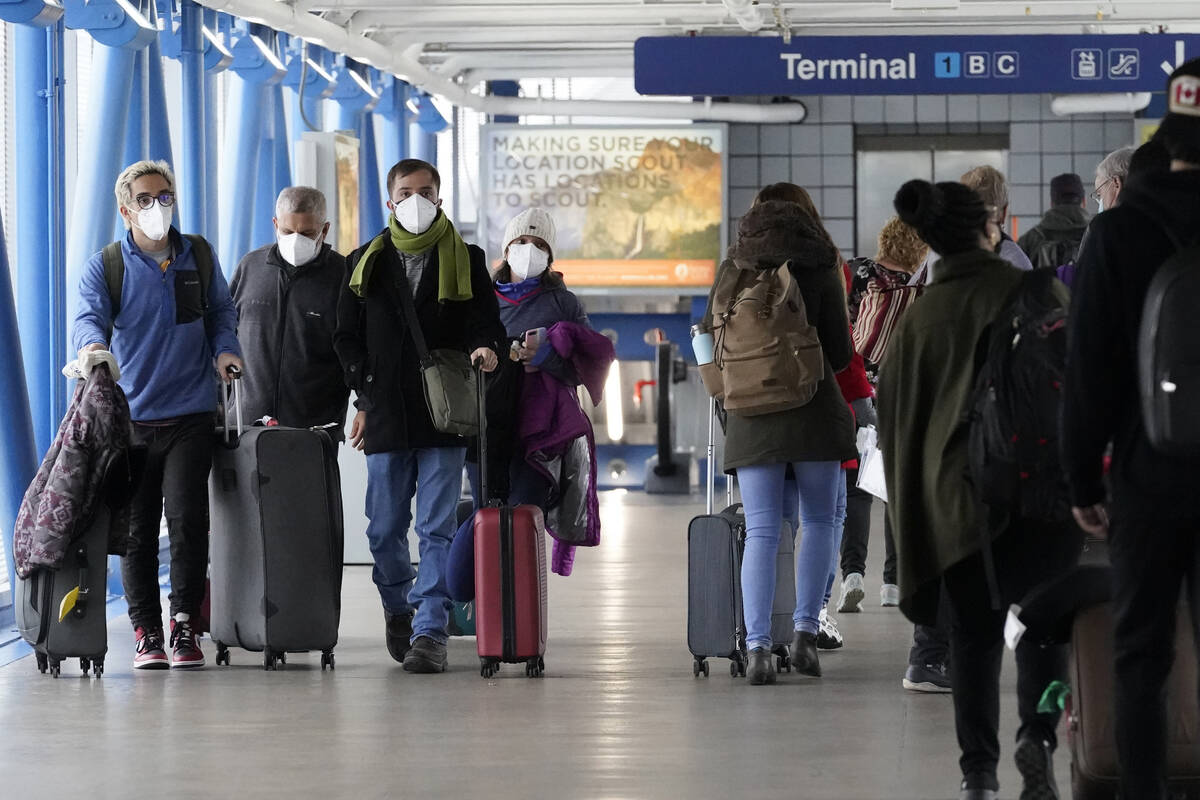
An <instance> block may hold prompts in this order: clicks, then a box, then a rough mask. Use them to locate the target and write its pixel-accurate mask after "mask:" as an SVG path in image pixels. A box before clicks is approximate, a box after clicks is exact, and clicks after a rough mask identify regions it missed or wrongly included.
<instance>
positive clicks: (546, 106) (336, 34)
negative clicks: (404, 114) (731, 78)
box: [199, 0, 806, 123]
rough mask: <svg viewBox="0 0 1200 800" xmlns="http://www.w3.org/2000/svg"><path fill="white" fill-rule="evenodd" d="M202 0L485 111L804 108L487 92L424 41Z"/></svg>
mask: <svg viewBox="0 0 1200 800" xmlns="http://www.w3.org/2000/svg"><path fill="white" fill-rule="evenodd" d="M199 2H200V5H202V6H205V7H206V8H211V9H214V10H216V11H224V12H225V13H227V14H232V15H233V16H235V17H241V18H243V19H246V20H249V21H250V22H259V23H262V24H263V25H267V26H269V27H272V28H274V29H276V30H279V31H284V32H285V33H289V34H291V35H293V36H299V37H300V38H302V39H305V40H307V41H309V42H312V43H313V44H317V45H320V46H322V47H325V48H328V49H329V50H332V51H334V52H337V53H344V54H345V55H347V56H349V57H350V58H353V59H355V60H356V61H360V62H362V63H364V64H369V65H370V66H372V67H375V68H376V69H379V70H382V71H384V72H389V73H392V74H394V75H396V76H397V77H399V78H401V79H403V80H406V81H408V82H409V83H411V84H413V85H414V86H416V87H417V88H419V89H423V90H424V91H426V92H428V93H430V94H437V95H441V96H442V97H444V98H446V100H448V101H449V102H451V103H453V104H455V105H458V106H463V107H464V108H471V109H474V110H476V111H479V112H482V113H484V114H502V115H511V116H525V115H531V114H546V115H555V116H559V115H561V116H589V117H645V118H653V119H703V120H712V121H718V122H750V123H794V122H801V121H802V120H803V119H804V117H805V115H806V110H805V108H804V106H803V105H802V104H800V103H779V104H771V105H754V104H746V103H713V102H711V100H710V101H707V102H705V103H704V104H703V105H700V104H695V103H692V104H688V103H680V102H664V101H628V102H615V101H608V100H542V99H540V98H530V97H494V96H483V95H478V94H475V93H473V92H470V91H467V90H466V89H465V88H463V87H462V86H459V85H458V84H457V83H454V82H453V81H451V80H447V79H446V78H443V77H441V76H439V75H435V74H434V73H432V72H430V71H429V70H428V69H427V68H426V67H425V66H424V65H423V64H421V63H420V62H419V61H417V59H416V58H415V57H413V56H412V55H410V53H411V52H412V51H414V50H416V51H418V52H419V50H420V49H421V47H422V46H423V45H419V44H418V45H416V46H415V47H413V48H409V49H408V51H406V52H405V53H400V52H398V50H397V49H396V48H395V47H388V46H386V45H384V44H382V43H380V42H377V41H375V40H374V39H370V38H367V37H365V36H357V35H353V34H351V33H349V32H348V31H347V30H346V29H345V28H342V27H341V26H339V25H335V24H334V23H332V22H328V21H327V20H323V19H321V18H320V17H317V16H315V15H313V14H309V13H307V12H304V11H297V10H296V9H294V8H293V7H292V6H289V5H287V4H286V3H281V2H278V0H199Z"/></svg>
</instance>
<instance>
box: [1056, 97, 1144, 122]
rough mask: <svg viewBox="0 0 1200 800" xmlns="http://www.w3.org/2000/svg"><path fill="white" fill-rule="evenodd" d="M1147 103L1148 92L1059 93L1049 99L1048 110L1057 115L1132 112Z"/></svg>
mask: <svg viewBox="0 0 1200 800" xmlns="http://www.w3.org/2000/svg"><path fill="white" fill-rule="evenodd" d="M1148 105H1150V92H1113V93H1110V94H1104V93H1100V94H1060V95H1058V96H1056V97H1054V98H1053V99H1051V100H1050V110H1051V111H1053V112H1054V113H1055V115H1056V116H1059V117H1067V116H1070V115H1072V114H1132V113H1134V112H1136V111H1141V110H1142V109H1144V108H1145V107H1146V106H1148Z"/></svg>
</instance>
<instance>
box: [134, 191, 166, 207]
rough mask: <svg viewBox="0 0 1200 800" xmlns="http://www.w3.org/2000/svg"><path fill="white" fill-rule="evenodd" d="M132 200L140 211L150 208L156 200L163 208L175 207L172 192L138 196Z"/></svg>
mask: <svg viewBox="0 0 1200 800" xmlns="http://www.w3.org/2000/svg"><path fill="white" fill-rule="evenodd" d="M133 199H134V201H135V202H136V203H137V204H138V208H141V209H147V208H150V207H152V206H153V205H154V202H155V201H156V200H157V201H158V204H159V205H160V206H162V207H163V208H170V207H171V206H173V205H175V193H174V192H161V193H160V194H139V195H138V196H137V197H135V198H133Z"/></svg>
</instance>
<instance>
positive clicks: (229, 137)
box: [218, 75, 274, 275]
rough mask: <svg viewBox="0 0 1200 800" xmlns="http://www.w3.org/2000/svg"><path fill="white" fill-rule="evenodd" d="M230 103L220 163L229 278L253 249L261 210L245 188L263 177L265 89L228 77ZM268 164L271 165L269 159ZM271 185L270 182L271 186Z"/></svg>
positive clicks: (224, 253) (223, 257) (223, 254)
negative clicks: (253, 178) (260, 165)
mask: <svg viewBox="0 0 1200 800" xmlns="http://www.w3.org/2000/svg"><path fill="white" fill-rule="evenodd" d="M229 81H230V85H229V99H228V103H227V105H226V114H225V140H224V148H223V149H224V153H225V158H223V159H222V160H221V197H222V198H223V200H224V202H223V203H222V204H221V209H220V215H221V216H220V219H221V246H220V248H219V250H218V252H220V254H221V264H222V266H223V267H224V268H225V271H226V272H227V273H228V274H230V275H232V274H233V270H234V268H236V267H237V263H238V261H239V260H240V259H241V258H242V256H244V255H245V254H246V253H247V252H249V251H250V250H251V249H252V247H253V246H255V245H252V236H251V231H252V230H253V228H254V220H255V217H256V216H257V215H259V214H261V213H263V211H262V210H260V209H257V208H255V202H254V200H255V191H254V190H252V189H251V187H250V186H248V185H247V179H248V177H249V176H251V175H255V176H258V178H257V180H256V183H257V184H258V185H259V186H261V184H262V180H263V176H262V175H261V174H260V173H259V170H258V161H259V154H260V152H261V150H262V149H263V148H262V144H263V142H265V141H267V138H266V137H264V136H263V105H264V100H265V98H266V89H265V88H264V87H263V85H262V83H261V82H251V81H247V80H245V79H243V78H241V77H238V76H237V75H230V77H229ZM268 163H270V161H269V159H268ZM273 183H274V181H273V180H272V181H270V184H273Z"/></svg>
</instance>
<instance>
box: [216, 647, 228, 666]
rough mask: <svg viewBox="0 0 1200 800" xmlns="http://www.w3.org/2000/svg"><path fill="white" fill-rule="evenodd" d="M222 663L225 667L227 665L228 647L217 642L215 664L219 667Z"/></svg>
mask: <svg viewBox="0 0 1200 800" xmlns="http://www.w3.org/2000/svg"><path fill="white" fill-rule="evenodd" d="M222 664H224V665H225V666H227V667H228V666H229V648H228V647H226V646H225V645H223V644H221V643H220V642H217V666H218V667H219V666H221V665H222Z"/></svg>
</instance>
